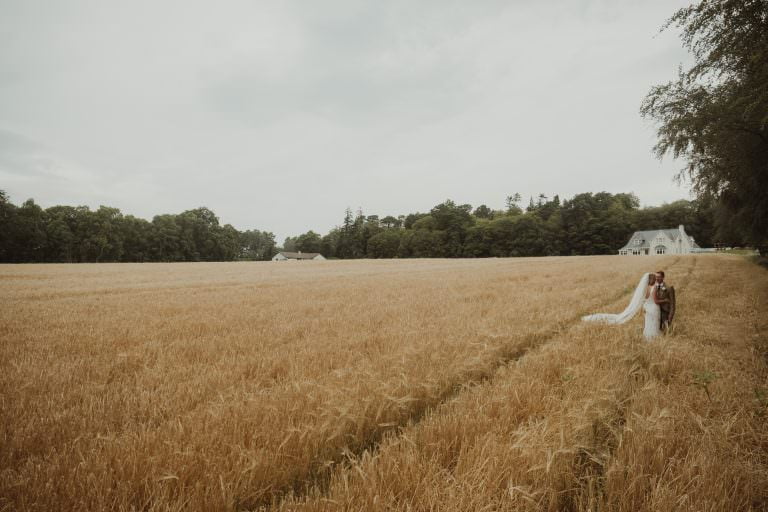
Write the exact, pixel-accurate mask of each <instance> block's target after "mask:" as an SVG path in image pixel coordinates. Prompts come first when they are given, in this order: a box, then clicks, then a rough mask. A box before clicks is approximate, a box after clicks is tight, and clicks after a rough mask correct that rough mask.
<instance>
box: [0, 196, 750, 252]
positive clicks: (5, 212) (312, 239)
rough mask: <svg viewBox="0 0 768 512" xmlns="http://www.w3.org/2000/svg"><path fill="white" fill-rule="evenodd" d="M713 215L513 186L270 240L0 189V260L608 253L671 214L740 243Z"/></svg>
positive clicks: (709, 237) (198, 218) (203, 220)
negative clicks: (500, 192) (494, 200)
mask: <svg viewBox="0 0 768 512" xmlns="http://www.w3.org/2000/svg"><path fill="white" fill-rule="evenodd" d="M717 219H718V207H717V206H716V205H713V204H711V203H704V202H701V201H699V200H694V201H686V200H680V201H675V202H673V203H670V204H665V205H662V206H657V207H645V208H640V206H639V200H638V199H637V197H635V196H634V195H632V194H610V193H608V192H599V193H591V192H589V193H583V194H577V195H575V196H574V197H572V198H570V199H566V200H564V201H561V200H560V197H559V196H557V195H556V196H554V197H552V198H548V197H547V196H545V195H544V194H540V195H539V196H538V198H537V199H536V200H534V199H533V198H531V199H530V201H529V203H528V205H527V206H526V207H523V206H522V204H521V198H520V195H519V194H513V195H510V196H508V197H507V200H506V204H505V208H504V209H501V210H494V209H491V208H489V207H488V206H486V205H480V206H478V207H476V208H473V207H472V206H471V205H468V204H457V203H455V202H454V201H452V200H446V201H445V202H443V203H440V204H438V205H436V206H435V207H433V208H431V209H430V210H429V211H428V212H423V213H422V212H416V213H409V214H407V215H399V216H397V217H395V216H391V215H388V216H384V217H379V216H378V215H364V214H363V212H362V211H360V210H358V211H357V212H356V213H354V214H353V212H352V211H351V210H350V209H349V208H348V209H347V210H346V212H345V215H344V218H343V220H342V222H341V224H340V225H339V226H337V227H334V228H333V229H331V230H330V232H328V233H327V234H325V235H320V234H318V233H315V232H314V231H308V232H306V233H304V234H302V235H299V236H295V237H288V238H286V239H285V242H284V244H283V246H282V247H278V246H277V244H276V243H275V236H274V234H273V233H271V232H268V231H259V230H255V229H254V230H247V231H239V230H237V229H236V228H234V227H233V226H231V225H230V224H224V225H221V223H220V222H219V219H218V217H217V216H216V215H215V214H214V212H212V211H211V210H209V209H208V208H205V207H201V208H195V209H192V210H187V211H184V212H182V213H179V214H164V215H156V216H155V217H154V218H153V219H152V220H151V221H148V220H146V219H142V218H137V217H134V216H132V215H123V214H122V213H121V212H120V210H119V209H117V208H110V207H107V206H101V207H99V208H98V209H96V210H91V209H90V208H88V207H87V206H53V207H50V208H45V209H43V208H41V207H40V206H39V205H37V204H36V203H35V202H34V200H32V199H29V200H27V201H25V202H24V203H23V204H21V205H20V206H16V205H14V204H13V203H11V202H10V201H9V200H8V196H7V195H6V194H5V193H4V192H3V191H0V262H68V263H76V262H152V261H167V262H170V261H233V260H269V259H271V258H272V256H274V255H275V254H277V252H278V251H281V250H285V251H302V252H319V253H322V254H323V255H324V256H325V257H327V258H339V259H348V258H482V257H507V256H564V255H588V254H615V253H616V251H617V249H619V248H620V247H622V246H623V245H624V244H625V243H626V242H627V240H628V239H629V237H630V235H631V234H632V233H633V232H634V231H636V230H646V229H658V228H674V227H677V226H678V225H680V224H683V225H685V229H686V231H687V232H688V234H690V235H691V236H693V237H694V238H695V239H696V240H697V242H698V243H699V244H700V245H702V246H710V245H712V244H713V243H714V242H715V241H720V242H723V243H726V244H728V245H740V244H741V243H742V240H741V239H740V238H739V235H738V233H735V232H733V231H731V230H729V229H727V226H718V225H717Z"/></svg>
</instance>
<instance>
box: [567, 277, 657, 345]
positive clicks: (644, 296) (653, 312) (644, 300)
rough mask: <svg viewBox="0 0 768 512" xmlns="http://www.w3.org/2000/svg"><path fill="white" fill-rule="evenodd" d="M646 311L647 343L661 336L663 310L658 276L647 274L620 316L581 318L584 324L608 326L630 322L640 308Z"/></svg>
mask: <svg viewBox="0 0 768 512" xmlns="http://www.w3.org/2000/svg"><path fill="white" fill-rule="evenodd" d="M641 307H642V308H643V310H644V311H645V327H644V328H643V336H645V339H646V341H650V340H651V339H652V338H655V337H656V336H658V335H659V334H661V328H660V319H661V309H660V308H659V305H658V303H657V302H656V274H654V273H653V272H647V273H645V274H643V277H642V278H641V279H640V282H639V283H638V284H637V288H635V293H634V294H632V300H630V301H629V306H627V309H625V310H624V311H622V312H621V313H618V314H611V313H595V314H593V315H587V316H583V317H581V319H582V320H583V321H584V322H602V323H606V324H623V323H626V322H628V321H629V320H630V319H631V318H632V317H633V316H635V315H636V314H637V312H638V311H639V310H640V308H641Z"/></svg>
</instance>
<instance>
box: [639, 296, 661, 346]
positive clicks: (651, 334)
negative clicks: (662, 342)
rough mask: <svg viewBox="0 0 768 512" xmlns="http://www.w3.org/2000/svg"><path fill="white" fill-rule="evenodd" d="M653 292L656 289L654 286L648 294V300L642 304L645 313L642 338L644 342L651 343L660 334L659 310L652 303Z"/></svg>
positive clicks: (656, 305) (657, 306)
mask: <svg viewBox="0 0 768 512" xmlns="http://www.w3.org/2000/svg"><path fill="white" fill-rule="evenodd" d="M655 291H656V287H655V286H654V287H653V290H651V293H649V294H648V298H647V299H645V302H643V310H644V311H645V327H643V336H644V337H645V341H651V340H652V339H653V338H655V337H656V336H658V335H659V334H661V326H660V325H661V308H660V307H659V305H658V304H656V303H655V302H653V292H655Z"/></svg>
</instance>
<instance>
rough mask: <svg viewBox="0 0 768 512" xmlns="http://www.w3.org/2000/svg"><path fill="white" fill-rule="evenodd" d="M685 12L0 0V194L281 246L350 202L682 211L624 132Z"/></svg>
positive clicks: (413, 3) (636, 123)
mask: <svg viewBox="0 0 768 512" xmlns="http://www.w3.org/2000/svg"><path fill="white" fill-rule="evenodd" d="M686 3H687V2H681V1H674V0H649V1H639V0H568V1H565V0H561V1H554V0H540V1H535V0H507V1H477V0H472V1H470V0H466V1H462V2H459V1H437V0H434V1H432V0H394V1H351V0H350V1H338V0H331V1H328V0H324V1H315V0H305V1H274V2H268V1H254V0H243V1H231V0H226V1H219V2H210V1H206V2H202V1H200V2H198V1H190V0H179V1H160V0H151V1H144V0H140V1H137V0H131V1H119V2H118V1H105V0H93V1H81V0H60V1H58V0H57V1H50V0H45V1H42V0H0V189H4V190H6V192H8V194H9V195H10V196H11V200H12V201H13V202H14V203H17V204H19V203H21V202H22V201H24V200H25V199H27V198H29V197H33V198H34V199H35V200H36V201H37V202H38V203H39V204H41V205H42V206H44V207H48V206H52V205H55V204H68V205H79V204H85V205H89V206H91V207H98V206H99V205H100V204H104V205H109V206H115V207H118V208H120V209H121V210H122V211H123V212H124V213H126V214H133V215H137V216H141V217H145V218H148V219H151V217H152V216H153V215H155V214H159V213H178V212H181V211H183V210H186V209H190V208H194V207H197V206H207V207H209V208H211V209H212V210H214V211H215V212H216V214H217V215H218V216H219V218H220V219H221V221H222V223H231V224H233V225H234V226H235V227H237V228H238V229H251V228H256V229H262V230H270V231H273V232H274V233H275V234H276V235H277V237H278V240H280V241H282V239H283V238H284V237H285V236H287V235H295V234H300V233H303V232H305V231H307V230H309V229H313V230H315V231H318V232H321V233H325V232H327V231H328V230H329V229H330V228H331V227H333V226H334V225H337V224H339V223H340V222H341V219H342V217H343V214H344V209H345V208H346V207H347V206H349V207H351V208H353V209H357V208H358V207H362V209H363V211H364V212H365V213H366V214H374V213H375V214H379V215H381V216H385V215H397V214H401V213H409V212H414V211H427V210H429V208H431V207H432V206H434V205H435V204H438V203H440V202H442V201H443V200H445V199H447V198H451V199H454V200H455V201H457V202H459V203H470V204H472V205H473V206H477V205H479V204H482V203H485V204H487V205H488V206H490V207H492V208H502V207H503V204H504V198H505V197H506V196H507V195H508V194H511V193H514V192H519V193H521V194H522V195H523V196H524V198H525V200H526V202H527V198H528V196H529V195H537V194H538V193H539V192H543V193H545V194H546V195H548V196H551V195H553V194H555V193H559V194H560V196H561V197H563V196H565V197H569V196H571V195H573V194H575V193H579V192H586V191H593V192H597V191H601V190H606V191H609V192H614V193H616V192H634V193H635V194H637V196H638V197H639V198H640V200H641V202H642V203H643V204H644V205H657V204H661V203H663V202H668V201H673V200H675V199H680V198H688V197H689V193H688V190H687V188H685V187H682V188H681V187H679V186H678V185H676V184H675V183H674V182H673V181H672V177H673V175H674V174H675V172H676V170H677V169H678V168H679V167H681V165H682V164H681V163H680V162H675V161H673V160H671V159H670V160H665V161H663V162H659V161H658V160H656V159H655V158H654V157H653V155H652V154H651V147H652V145H653V141H654V126H653V124H651V123H650V122H649V121H644V120H642V119H641V118H640V116H639V114H638V109H639V106H640V102H641V101H642V98H643V97H644V96H645V94H646V93H647V92H648V89H649V88H650V86H651V85H652V84H655V83H659V82H663V81H666V80H669V79H671V78H673V76H674V74H675V73H676V70H677V67H678V65H680V64H681V63H686V62H689V58H688V56H687V54H686V53H685V52H684V50H683V49H682V48H681V46H680V42H679V40H678V39H677V34H676V32H674V31H668V32H664V33H662V34H658V31H659V28H660V27H661V25H662V24H663V23H664V21H665V20H666V19H667V18H668V17H669V16H670V15H671V14H672V13H673V11H674V10H675V9H677V8H678V7H681V6H683V5H685V4H686Z"/></svg>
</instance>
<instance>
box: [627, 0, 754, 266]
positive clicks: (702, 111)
mask: <svg viewBox="0 0 768 512" xmlns="http://www.w3.org/2000/svg"><path fill="white" fill-rule="evenodd" d="M670 26H675V27H678V28H680V29H681V30H682V41H683V45H684V46H685V47H686V48H687V49H688V50H689V51H690V52H691V53H692V55H693V57H694V64H693V66H692V67H691V68H690V69H688V70H682V69H681V70H680V71H679V73H678V76H677V79H675V80H673V81H670V82H668V83H666V84H663V85H658V86H655V87H653V88H652V89H651V91H650V92H649V94H648V95H647V96H646V98H645V100H644V101H643V104H642V107H641V114H642V115H643V116H644V117H648V118H652V119H655V120H656V121H657V122H658V123H659V129H658V142H657V144H656V146H655V147H654V150H655V152H656V154H657V155H658V156H659V157H660V158H661V157H663V156H664V155H666V154H671V155H672V156H673V157H675V158H682V159H684V160H685V161H686V166H685V168H684V169H683V170H682V171H681V172H680V174H679V175H678V177H679V178H681V179H685V178H689V179H690V180H691V183H692V185H693V188H694V190H695V191H696V193H697V194H698V196H699V198H700V199H703V200H705V201H709V200H714V202H715V204H716V206H717V207H718V208H719V209H720V210H721V211H720V212H719V213H718V215H717V216H716V222H717V228H718V234H717V236H718V238H722V239H730V238H733V237H734V233H737V236H738V235H741V236H742V237H744V238H745V239H746V240H747V241H749V242H750V243H752V244H754V245H756V246H758V247H759V248H761V251H763V252H764V251H765V250H766V245H768V129H767V127H768V0H704V1H702V2H700V3H699V4H697V5H692V6H690V7H686V8H684V9H680V10H678V11H677V12H676V13H675V14H674V16H672V18H670V20H669V21H668V22H667V24H666V25H665V27H664V28H667V27H670Z"/></svg>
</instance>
